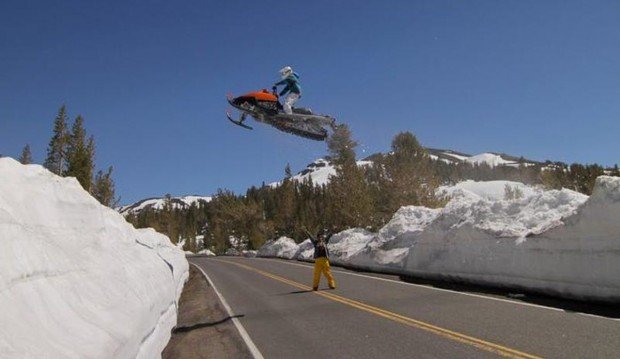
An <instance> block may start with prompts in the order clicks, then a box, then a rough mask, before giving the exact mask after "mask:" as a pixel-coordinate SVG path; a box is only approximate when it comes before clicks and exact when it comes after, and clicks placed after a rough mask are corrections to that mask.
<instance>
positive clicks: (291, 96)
mask: <svg viewBox="0 0 620 359" xmlns="http://www.w3.org/2000/svg"><path fill="white" fill-rule="evenodd" d="M279 72H280V76H281V77H282V80H280V81H278V82H276V83H275V84H274V85H273V88H274V90H275V89H277V87H278V86H279V85H286V86H285V87H284V89H282V91H280V96H284V95H285V94H287V93H288V95H287V96H286V98H285V99H284V104H283V105H282V107H284V112H286V113H287V114H289V115H292V114H293V108H292V107H293V104H295V102H297V100H299V98H300V97H301V86H300V84H299V75H298V74H297V73H296V72H293V69H292V68H291V67H290V66H285V67H283V68H282V69H280V71H279Z"/></svg>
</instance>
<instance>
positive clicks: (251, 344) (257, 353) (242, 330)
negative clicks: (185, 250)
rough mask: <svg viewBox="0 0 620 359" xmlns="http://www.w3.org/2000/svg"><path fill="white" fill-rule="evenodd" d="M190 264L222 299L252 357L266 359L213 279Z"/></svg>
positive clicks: (197, 266)
mask: <svg viewBox="0 0 620 359" xmlns="http://www.w3.org/2000/svg"><path fill="white" fill-rule="evenodd" d="M190 264H191V265H193V266H194V267H196V268H198V270H200V271H201V272H202V275H204V276H205V278H206V279H207V282H209V285H210V286H211V288H213V290H214V291H215V294H217V297H218V298H219V299H220V302H222V305H223V306H224V308H225V309H226V311H227V312H228V315H229V316H230V317H231V318H232V321H233V323H234V324H235V327H237V330H238V331H239V334H240V335H241V338H243V341H244V342H245V345H247V346H248V349H249V350H250V353H252V357H254V359H264V357H263V354H261V352H260V350H258V348H257V347H256V344H254V342H253V341H252V338H250V335H249V334H248V332H247V331H246V330H245V328H244V327H243V324H241V322H240V321H239V319H237V318H236V317H235V316H234V314H233V311H232V309H231V308H230V306H229V305H228V303H227V302H226V299H224V296H222V294H221V293H220V291H219V290H217V288H216V287H215V284H213V281H212V280H211V278H209V276H208V275H207V273H205V271H204V270H203V269H202V268H200V266H199V265H196V264H194V263H190Z"/></svg>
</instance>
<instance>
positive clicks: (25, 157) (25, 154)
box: [19, 145, 32, 165]
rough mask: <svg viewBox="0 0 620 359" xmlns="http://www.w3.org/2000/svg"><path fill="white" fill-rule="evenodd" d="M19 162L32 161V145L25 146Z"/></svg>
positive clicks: (26, 162)
mask: <svg viewBox="0 0 620 359" xmlns="http://www.w3.org/2000/svg"><path fill="white" fill-rule="evenodd" d="M19 162H21V163H22V164H24V165H28V164H31V163H32V153H31V152H30V145H26V146H24V149H23V150H22V154H21V156H19Z"/></svg>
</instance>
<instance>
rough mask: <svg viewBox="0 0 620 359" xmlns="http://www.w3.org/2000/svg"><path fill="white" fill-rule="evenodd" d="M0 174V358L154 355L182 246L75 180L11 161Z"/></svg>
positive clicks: (173, 298) (169, 312)
mask: <svg viewBox="0 0 620 359" xmlns="http://www.w3.org/2000/svg"><path fill="white" fill-rule="evenodd" d="M0 178H1V180H0V307H1V308H3V310H2V311H0V322H1V323H2V326H0V357H3V358H7V357H8V358H15V357H19V358H22V357H30V358H34V357H48V358H84V357H88V358H95V357H99V358H101V357H114V358H135V357H138V358H154V357H159V356H160V353H161V351H162V350H163V348H164V347H165V345H166V344H167V342H168V340H169V338H170V331H171V329H172V328H173V327H174V325H175V324H176V315H177V302H178V299H179V297H180V295H181V291H182V289H183V284H184V283H185V281H186V279H187V276H188V263H187V261H186V259H185V257H184V254H183V252H182V251H180V250H179V249H178V248H176V247H175V246H173V245H172V244H171V243H170V241H169V240H168V238H167V237H165V236H164V235H162V234H159V233H157V232H155V231H154V230H152V229H140V230H137V229H135V228H134V227H133V226H132V225H130V224H129V223H127V222H126V221H125V220H124V218H123V217H122V216H121V215H120V214H119V213H117V212H116V211H114V210H112V209H109V208H107V207H104V206H102V205H100V204H99V203H98V202H97V201H96V200H95V199H94V198H93V197H91V196H90V195H89V194H88V193H86V192H85V191H84V190H83V189H82V188H81V186H80V184H79V183H78V182H77V180H75V179H74V178H61V177H58V176H56V175H54V174H52V173H50V172H48V171H47V170H45V169H44V168H43V167H41V166H38V165H27V166H24V165H21V164H19V163H18V162H16V161H15V160H13V159H10V158H2V159H0Z"/></svg>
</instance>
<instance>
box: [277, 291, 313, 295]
mask: <svg viewBox="0 0 620 359" xmlns="http://www.w3.org/2000/svg"><path fill="white" fill-rule="evenodd" d="M303 293H312V291H311V290H296V291H294V292H288V293H282V294H280V295H290V294H303Z"/></svg>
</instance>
